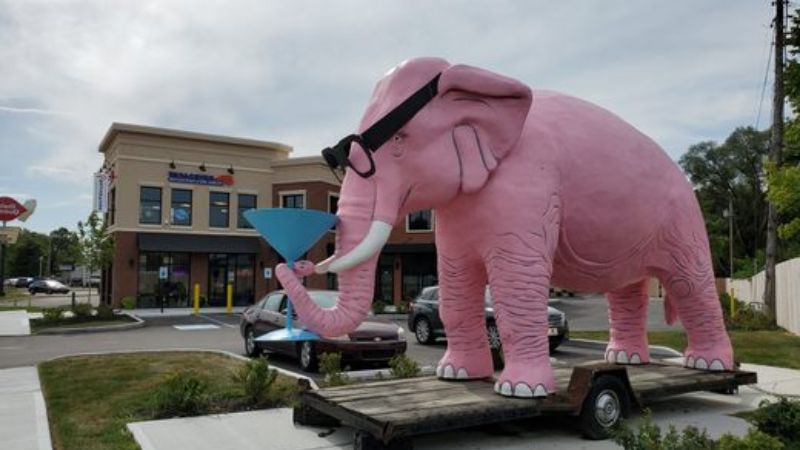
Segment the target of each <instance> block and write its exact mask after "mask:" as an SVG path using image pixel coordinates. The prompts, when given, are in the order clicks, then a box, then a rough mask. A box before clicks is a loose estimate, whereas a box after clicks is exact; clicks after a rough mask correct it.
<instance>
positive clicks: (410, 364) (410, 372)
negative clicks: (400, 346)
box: [389, 354, 419, 378]
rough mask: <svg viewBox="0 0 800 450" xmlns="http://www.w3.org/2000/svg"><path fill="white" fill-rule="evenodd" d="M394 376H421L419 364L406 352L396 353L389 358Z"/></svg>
mask: <svg viewBox="0 0 800 450" xmlns="http://www.w3.org/2000/svg"><path fill="white" fill-rule="evenodd" d="M389 367H390V368H391V372H392V376H393V377H395V378H414V377H416V376H419V364H417V362H416V361H414V360H413V359H411V358H409V357H408V356H406V355H405V354H400V355H395V356H394V357H392V359H390V360H389Z"/></svg>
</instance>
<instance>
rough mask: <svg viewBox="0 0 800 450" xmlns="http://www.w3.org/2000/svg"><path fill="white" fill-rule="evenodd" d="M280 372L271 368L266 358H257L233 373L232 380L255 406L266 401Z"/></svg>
mask: <svg viewBox="0 0 800 450" xmlns="http://www.w3.org/2000/svg"><path fill="white" fill-rule="evenodd" d="M277 376H278V371H276V370H274V369H270V368H269V362H268V361H267V358H266V357H261V358H256V359H253V360H250V361H248V362H247V364H245V365H243V366H242V367H240V368H238V369H237V370H235V371H234V372H233V374H232V375H231V378H232V379H233V382H234V383H236V384H238V385H239V387H240V388H241V390H242V394H243V396H244V398H245V399H246V400H247V402H248V403H250V404H252V405H254V404H258V403H260V402H262V401H264V400H265V399H266V396H267V394H268V393H269V390H270V387H271V386H272V383H274V382H275V378H277Z"/></svg>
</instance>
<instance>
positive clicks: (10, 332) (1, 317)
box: [0, 309, 31, 336]
mask: <svg viewBox="0 0 800 450" xmlns="http://www.w3.org/2000/svg"><path fill="white" fill-rule="evenodd" d="M29 334H31V327H30V324H29V323H28V313H27V312H25V310H24V309H20V310H18V311H0V336H28V335H29Z"/></svg>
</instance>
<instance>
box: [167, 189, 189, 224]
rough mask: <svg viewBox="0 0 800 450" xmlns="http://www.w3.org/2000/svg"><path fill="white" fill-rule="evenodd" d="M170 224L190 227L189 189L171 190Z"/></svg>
mask: <svg viewBox="0 0 800 450" xmlns="http://www.w3.org/2000/svg"><path fill="white" fill-rule="evenodd" d="M171 215H172V224H173V225H182V226H191V225H192V191H191V190H190V189H173V190H172V214H171Z"/></svg>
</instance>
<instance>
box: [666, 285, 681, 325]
mask: <svg viewBox="0 0 800 450" xmlns="http://www.w3.org/2000/svg"><path fill="white" fill-rule="evenodd" d="M664 318H665V319H666V320H667V325H673V324H675V321H676V320H677V319H678V310H677V309H676V308H675V304H674V303H673V302H672V296H671V295H669V293H667V294H666V295H664Z"/></svg>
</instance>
